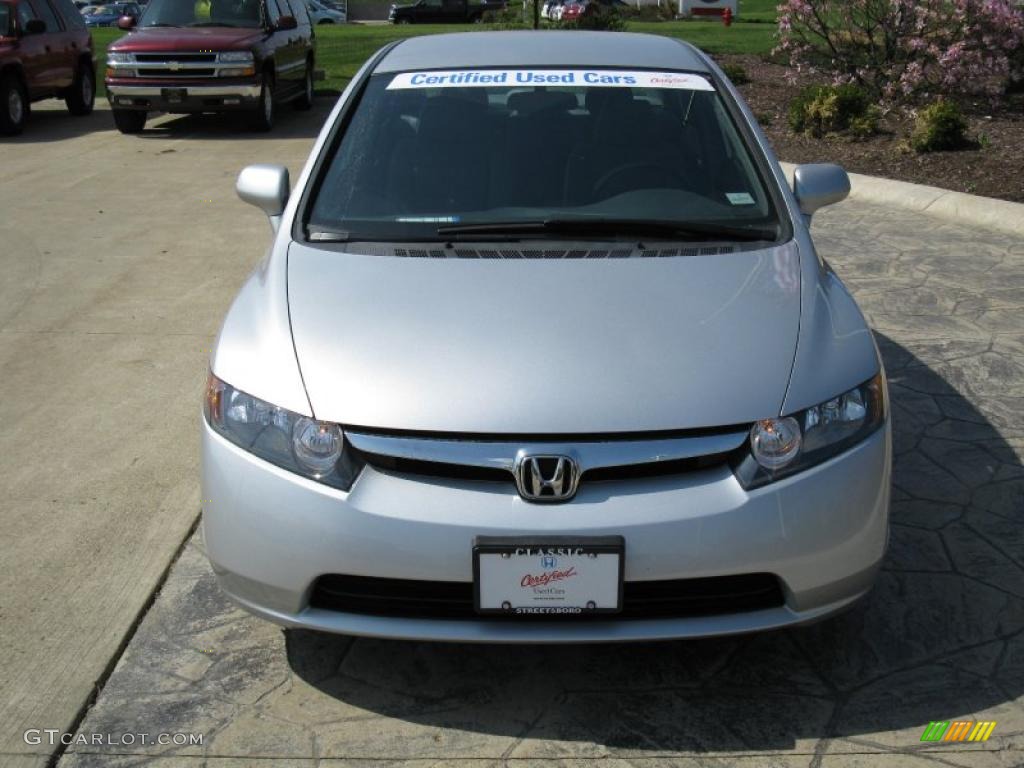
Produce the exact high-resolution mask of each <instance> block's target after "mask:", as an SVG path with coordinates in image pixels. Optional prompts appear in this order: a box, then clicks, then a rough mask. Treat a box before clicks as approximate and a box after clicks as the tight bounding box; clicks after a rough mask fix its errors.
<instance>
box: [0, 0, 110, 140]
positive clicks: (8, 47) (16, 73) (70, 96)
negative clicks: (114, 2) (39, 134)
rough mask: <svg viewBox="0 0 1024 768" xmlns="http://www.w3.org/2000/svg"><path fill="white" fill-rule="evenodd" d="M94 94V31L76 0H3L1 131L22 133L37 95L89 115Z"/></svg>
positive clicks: (0, 23) (0, 12) (0, 13)
mask: <svg viewBox="0 0 1024 768" xmlns="http://www.w3.org/2000/svg"><path fill="white" fill-rule="evenodd" d="M95 94H96V71H95V64H94V62H93V57H92V36H91V35H90V34H89V32H88V30H86V28H85V22H84V21H82V15H81V14H80V13H79V12H78V9H76V8H75V6H74V4H73V3H72V2H71V0H0V133H3V134H7V135H12V134H16V133H21V131H22V129H23V128H24V127H25V120H26V119H27V118H28V112H29V104H30V103H31V102H33V101H39V100H40V99H49V98H53V97H57V98H61V99H64V101H65V102H66V103H67V105H68V109H69V110H70V111H71V114H73V115H87V114H89V113H90V112H92V104H93V100H94V98H95Z"/></svg>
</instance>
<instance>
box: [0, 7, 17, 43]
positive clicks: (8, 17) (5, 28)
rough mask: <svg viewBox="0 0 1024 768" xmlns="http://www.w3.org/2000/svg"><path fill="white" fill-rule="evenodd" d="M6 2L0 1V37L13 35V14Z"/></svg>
mask: <svg viewBox="0 0 1024 768" xmlns="http://www.w3.org/2000/svg"><path fill="white" fill-rule="evenodd" d="M11 10H12V9H11V6H10V5H9V4H8V3H0V37H12V36H13V35H14V14H13V13H11Z"/></svg>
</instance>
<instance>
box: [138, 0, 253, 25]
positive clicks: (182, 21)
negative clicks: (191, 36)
mask: <svg viewBox="0 0 1024 768" xmlns="http://www.w3.org/2000/svg"><path fill="white" fill-rule="evenodd" d="M141 26H143V27H168V26H170V27H249V28H252V29H257V28H259V27H261V26H263V11H262V7H261V2H260V0H150V3H149V5H147V6H146V12H145V14H144V15H143V17H142V24H141Z"/></svg>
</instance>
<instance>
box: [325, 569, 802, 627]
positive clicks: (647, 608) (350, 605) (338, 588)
mask: <svg viewBox="0 0 1024 768" xmlns="http://www.w3.org/2000/svg"><path fill="white" fill-rule="evenodd" d="M783 603H784V600H783V596H782V588H781V586H780V584H779V580H778V578H776V577H775V576H773V575H772V574H770V573H748V574H740V575H734V576H713V577H710V578H700V579H673V580H670V581H627V582H626V583H625V584H624V585H623V610H622V613H620V614H617V615H615V616H612V617H610V618H611V619H612V620H615V619H656V618H689V617H698V616H714V615H721V614H730V613H745V612H749V611H757V610H762V609H766V608H777V607H779V606H781V605H783ZM310 606H311V607H313V608H319V609H322V610H327V611H338V612H342V613H358V614H365V615H369V616H390V617H396V618H415V619H475V620H480V621H589V620H604V621H607V620H609V617H608V616H607V615H605V616H579V615H574V616H562V615H555V616H552V615H531V616H512V617H504V616H491V615H488V616H480V615H478V614H477V613H476V611H475V610H474V608H473V584H472V583H470V582H461V581H415V580H409V579H379V578H375V577H370V576H347V575H341V574H328V575H325V576H321V577H320V578H319V579H317V581H316V584H315V585H314V586H313V593H312V597H311V598H310Z"/></svg>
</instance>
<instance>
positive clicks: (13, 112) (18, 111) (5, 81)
mask: <svg viewBox="0 0 1024 768" xmlns="http://www.w3.org/2000/svg"><path fill="white" fill-rule="evenodd" d="M28 109H29V107H28V93H27V92H26V91H25V86H24V85H23V84H22V82H21V78H20V77H18V76H17V75H15V74H14V73H13V72H11V73H8V74H6V75H4V76H3V77H2V78H0V133H2V134H4V135H5V136H16V135H17V134H19V133H21V132H22V131H23V130H24V129H25V121H26V120H27V119H28Z"/></svg>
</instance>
